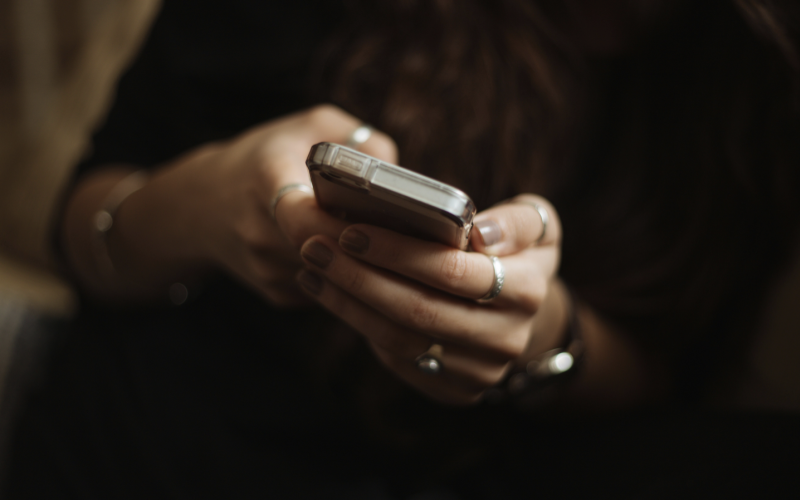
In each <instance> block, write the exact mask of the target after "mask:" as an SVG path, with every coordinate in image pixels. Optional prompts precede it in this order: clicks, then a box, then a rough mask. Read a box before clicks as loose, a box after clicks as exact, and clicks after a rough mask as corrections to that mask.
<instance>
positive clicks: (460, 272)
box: [442, 251, 472, 287]
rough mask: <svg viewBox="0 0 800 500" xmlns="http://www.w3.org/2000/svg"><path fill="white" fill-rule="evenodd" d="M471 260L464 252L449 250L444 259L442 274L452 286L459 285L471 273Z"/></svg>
mask: <svg viewBox="0 0 800 500" xmlns="http://www.w3.org/2000/svg"><path fill="white" fill-rule="evenodd" d="M471 267H472V266H471V265H470V261H469V259H468V258H467V254H466V253H464V252H459V251H453V252H448V253H447V255H446V256H445V258H444V260H443V261H442V276H443V277H444V279H445V282H446V283H447V284H448V285H450V286H451V287H456V286H458V285H459V284H460V283H461V282H462V281H464V278H465V277H466V276H467V275H468V274H470V273H469V271H471Z"/></svg>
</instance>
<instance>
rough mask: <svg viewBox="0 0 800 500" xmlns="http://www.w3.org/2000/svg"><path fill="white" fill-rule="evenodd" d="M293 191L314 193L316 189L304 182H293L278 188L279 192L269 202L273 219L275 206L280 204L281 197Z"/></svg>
mask: <svg viewBox="0 0 800 500" xmlns="http://www.w3.org/2000/svg"><path fill="white" fill-rule="evenodd" d="M292 191H302V192H304V193H308V194H314V190H313V189H311V188H310V187H309V186H308V184H303V183H302V182H293V183H292V184H287V185H285V186H283V187H282V188H280V189H279V190H278V193H277V194H276V195H275V197H274V198H272V202H271V203H270V204H269V212H270V213H271V214H272V218H273V219H274V218H275V208H276V207H277V206H278V202H279V201H281V198H283V197H284V196H286V195H287V194H289V193H291V192H292Z"/></svg>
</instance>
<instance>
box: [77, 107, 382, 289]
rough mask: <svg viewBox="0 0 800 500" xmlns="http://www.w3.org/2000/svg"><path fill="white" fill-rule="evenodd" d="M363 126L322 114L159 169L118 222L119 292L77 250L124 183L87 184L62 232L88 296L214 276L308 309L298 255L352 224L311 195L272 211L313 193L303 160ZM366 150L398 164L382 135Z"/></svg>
mask: <svg viewBox="0 0 800 500" xmlns="http://www.w3.org/2000/svg"><path fill="white" fill-rule="evenodd" d="M360 123H361V122H360V121H359V120H358V119H357V118H355V117H353V116H351V115H349V114H347V113H345V112H344V111H342V110H341V109H339V108H336V107H334V106H331V105H322V106H317V107H314V108H311V109H309V110H306V111H302V112H299V113H295V114H292V115H289V116H286V117H283V118H280V119H277V120H274V121H271V122H267V123H265V124H263V125H259V126H256V127H254V128H252V129H250V130H248V131H246V132H244V133H242V134H241V135H239V136H237V137H235V138H233V139H231V140H228V141H225V142H218V143H211V144H207V145H204V146H201V147H199V148H197V149H195V150H194V151H191V152H189V153H187V154H186V155H184V156H182V157H180V158H178V159H177V160H175V161H173V162H171V163H169V164H167V165H165V166H164V167H162V168H159V169H157V170H156V171H155V173H154V174H153V176H152V178H151V180H150V181H149V183H148V184H147V185H146V186H145V187H144V188H143V189H141V190H139V191H137V192H135V193H133V194H132V195H130V197H129V198H128V199H126V200H125V202H124V203H123V204H122V206H121V207H120V210H119V211H118V212H117V214H116V217H115V221H114V231H112V232H110V233H109V238H108V248H109V252H110V255H111V257H112V260H113V261H114V263H115V265H116V267H117V268H118V269H119V270H120V276H121V277H122V280H114V283H111V282H109V281H108V280H107V279H106V280H104V279H103V277H102V276H99V275H97V273H96V265H94V266H91V265H87V264H88V263H87V262H86V259H85V258H84V259H80V258H79V259H78V260H80V262H77V263H76V262H75V261H76V258H75V257H76V251H75V250H76V248H75V246H74V245H75V243H76V241H75V240H76V239H80V236H81V235H86V233H87V231H86V229H85V228H86V227H87V225H88V224H87V219H86V217H87V216H89V217H90V216H91V215H92V214H93V213H94V211H96V210H97V209H98V208H99V205H100V204H102V200H103V199H104V197H105V196H107V194H108V192H109V191H110V189H113V185H114V184H115V183H116V182H118V180H117V179H118V178H120V177H121V176H122V175H127V174H126V172H124V171H117V173H116V174H115V175H116V177H114V175H112V173H111V172H108V173H106V174H104V173H103V172H102V171H101V172H100V175H97V176H92V177H89V178H88V179H86V180H85V181H84V182H82V183H81V184H80V185H79V186H78V187H77V188H76V190H75V191H74V192H73V196H72V198H71V200H70V204H69V208H68V211H67V215H66V218H67V220H66V223H65V225H64V228H65V232H66V233H67V234H65V241H66V245H67V250H68V256H69V257H70V260H71V261H72V262H73V267H75V268H76V269H77V270H78V274H79V275H83V276H81V277H82V278H84V281H85V282H87V281H88V284H89V285H90V286H89V288H90V289H93V290H94V291H95V292H97V293H100V294H102V295H104V296H105V297H108V293H111V295H112V296H114V297H116V298H118V299H122V300H124V299H125V297H126V296H131V297H132V298H138V299H142V298H148V297H147V296H152V295H153V294H162V293H163V291H164V287H166V286H168V285H169V284H170V283H171V282H173V281H175V280H176V279H178V278H179V277H180V276H182V275H185V274H187V273H189V274H192V273H196V272H197V270H199V269H202V268H205V267H209V266H212V267H217V268H222V269H225V270H227V271H228V272H229V273H230V274H232V275H233V276H235V277H236V278H238V279H239V280H241V281H243V282H245V283H246V284H248V285H249V286H251V287H252V288H254V289H256V290H258V291H259V292H260V293H261V294H262V295H263V296H264V297H266V298H267V299H268V300H269V301H270V302H272V303H274V304H277V305H293V304H296V303H299V302H306V301H307V299H306V298H305V295H303V294H302V293H301V292H300V291H299V290H298V289H297V288H296V281H295V280H294V276H295V275H296V273H297V271H299V269H300V268H301V267H302V261H301V260H300V258H299V252H298V250H299V247H300V245H302V243H303V242H305V241H306V240H307V239H308V238H309V237H311V236H313V235H316V234H323V235H327V236H330V237H333V238H338V237H339V234H340V233H341V231H342V230H343V229H344V228H345V227H346V226H347V223H345V222H343V221H341V220H339V219H336V218H334V217H332V216H330V215H329V214H327V213H325V212H324V211H322V210H321V209H320V208H319V207H318V206H317V204H316V200H315V199H314V197H313V195H310V194H307V193H304V192H302V191H293V192H290V193H288V194H286V195H285V196H284V197H282V198H281V200H280V203H279V204H278V205H277V207H276V214H275V216H276V217H275V218H273V216H272V213H271V206H270V205H271V202H272V200H273V198H274V196H275V194H276V193H277V192H278V190H279V189H280V188H281V187H282V186H285V185H287V184H291V183H298V182H299V183H304V184H308V185H310V178H309V174H308V169H307V168H306V166H305V159H306V157H307V155H308V151H309V149H310V147H311V146H312V145H314V144H316V143H318V142H323V141H328V142H336V143H344V142H345V141H346V140H347V138H348V137H349V135H350V134H351V133H352V132H353V130H355V129H356V128H357V127H358V126H359V125H360ZM361 150H362V151H363V152H365V153H367V154H370V155H372V156H376V157H378V158H380V159H382V160H385V161H389V162H392V163H396V156H397V153H396V148H395V145H394V143H393V142H392V140H391V139H390V138H389V137H388V136H386V135H385V134H382V133H380V132H377V131H375V132H373V134H372V136H371V137H370V138H369V140H368V141H367V142H365V143H364V144H363V145H362V146H361ZM93 182H94V183H95V184H97V185H95V186H93V185H92V183H93ZM100 185H102V186H104V187H105V189H103V188H102V187H100ZM92 195H93V196H92ZM87 197H88V198H91V200H94V203H91V202H89V200H88V199H86V198H87ZM87 202H88V203H87ZM81 206H85V208H84V209H83V210H81V209H80V208H81ZM76 219H79V220H80V222H78V221H77V220H76ZM72 233H74V234H72ZM87 245H88V246H87ZM78 246H79V247H80V245H78ZM83 246H84V247H85V248H84V249H83V250H84V251H85V252H86V255H85V256H84V257H88V258H91V257H92V256H91V248H89V246H90V245H89V244H88V242H85V244H84V245H83ZM70 250H71V251H70ZM77 250H80V248H78V249H77ZM77 253H80V252H77ZM92 269H95V271H94V272H93V271H92ZM87 273H88V274H90V275H91V276H89V280H86V279H85V278H86V274H87ZM120 286H122V288H120Z"/></svg>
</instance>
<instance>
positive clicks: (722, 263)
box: [320, 0, 800, 362]
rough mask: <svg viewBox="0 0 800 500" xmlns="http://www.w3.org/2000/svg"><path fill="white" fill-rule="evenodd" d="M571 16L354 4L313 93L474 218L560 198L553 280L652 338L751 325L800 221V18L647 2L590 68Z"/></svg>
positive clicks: (497, 4) (779, 9)
mask: <svg viewBox="0 0 800 500" xmlns="http://www.w3.org/2000/svg"><path fill="white" fill-rule="evenodd" d="M562 3H563V2H551V1H544V0H543V1H539V2H531V1H512V0H499V1H491V2H490V1H479V0H473V1H468V0H462V1H459V2H455V1H448V0H439V1H431V2H427V1H418V0H402V1H401V0H398V1H395V2H358V3H357V5H356V4H354V6H357V8H354V9H353V10H352V15H351V19H352V20H353V23H352V29H350V30H347V31H345V32H343V33H342V34H341V36H340V37H339V38H338V39H337V41H336V42H335V43H333V44H332V45H331V48H330V52H329V53H328V54H327V55H326V57H327V60H328V61H329V62H330V64H329V65H328V70H327V71H326V72H325V73H324V74H323V75H322V77H321V78H320V81H322V82H323V83H324V85H325V87H326V88H327V89H329V95H328V97H330V98H331V99H332V100H333V101H334V102H336V103H337V104H339V105H340V106H342V107H344V108H345V109H347V110H349V111H350V112H352V113H354V114H355V115H357V116H359V117H361V118H363V119H364V120H366V121H368V122H371V123H373V124H374V125H376V126H377V127H379V128H381V129H382V130H384V131H386V132H387V133H389V134H390V135H391V136H392V137H394V138H395V139H396V141H397V143H398V146H399V150H400V158H401V164H403V165H405V166H408V167H410V168H415V169H418V170H421V171H423V172H426V173H429V174H432V175H434V176H437V177H439V178H441V179H443V180H446V181H448V182H452V183H454V184H456V185H458V186H459V187H461V188H462V189H464V190H465V191H466V192H468V193H469V194H470V195H472V196H473V198H474V199H475V200H476V203H477V204H478V207H479V208H486V207H487V206H489V205H490V204H492V203H495V202H498V201H500V200H502V199H504V198H507V197H510V196H512V195H514V194H516V193H518V192H539V193H541V194H543V195H545V196H547V197H549V198H550V199H551V200H552V201H553V202H554V203H555V204H556V207H557V208H558V209H559V212H560V215H561V217H562V221H563V224H564V228H565V229H564V235H565V236H564V251H563V265H562V269H561V274H562V276H563V277H564V278H565V279H566V280H568V281H569V282H570V283H571V285H572V286H573V287H574V288H575V289H576V291H577V293H578V295H579V296H581V297H582V298H583V299H584V300H586V301H587V302H589V303H590V304H592V305H593V306H594V307H595V308H596V309H598V310H599V311H600V312H602V313H603V314H605V315H606V317H607V318H609V319H611V320H613V321H617V322H618V323H619V324H620V325H621V326H623V327H625V328H627V329H628V330H631V331H633V332H635V333H636V334H637V336H638V337H639V338H640V339H641V340H642V342H643V343H645V344H647V343H649V342H650V341H651V340H652V341H653V342H654V345H653V348H658V349H661V350H663V351H664V352H665V353H670V352H671V353H676V352H680V351H681V350H682V349H684V348H685V347H686V345H687V339H692V340H691V341H692V342H695V345H699V344H702V343H703V342H705V343H706V348H708V349H711V347H712V346H713V345H714V344H715V342H716V341H717V340H719V338H720V337H721V336H723V335H724V336H726V338H728V339H730V338H735V337H736V335H735V332H736V331H739V330H741V331H750V330H752V327H753V321H754V320H755V318H756V317H757V313H758V312H759V304H760V303H761V301H762V299H763V298H764V296H765V291H766V290H767V286H768V284H769V283H770V279H771V277H773V276H774V273H775V270H776V269H778V266H779V265H780V263H782V262H784V261H785V260H786V256H787V254H788V250H789V249H790V248H791V247H792V244H793V242H794V237H795V227H796V225H797V208H798V207H797V202H796V198H797V194H798V187H800V179H798V173H797V170H798V165H800V149H799V147H798V143H800V123H799V122H798V110H799V109H800V108H799V106H798V102H799V101H798V70H799V69H800V65H799V64H798V52H797V47H798V44H797V41H798V32H797V30H798V27H800V15H798V12H799V11H800V9H798V7H797V6H796V5H794V4H792V3H791V2H789V1H777V0H773V1H758V0H710V1H708V2H702V3H698V2H663V1H656V0H653V1H650V2H638V3H637V5H638V7H636V9H637V10H635V11H631V12H629V18H628V19H626V22H627V24H626V26H627V27H628V28H629V29H630V31H629V32H628V33H627V36H628V38H629V41H630V43H629V46H628V47H627V49H626V50H625V51H623V52H622V53H620V54H617V55H615V56H613V57H598V56H596V55H591V54H589V55H587V52H586V51H585V50H582V49H583V48H582V47H579V46H577V45H576V43H575V40H574V37H570V36H567V34H566V33H565V32H564V30H563V29H562V27H563V24H560V21H559V19H560V18H561V17H564V16H568V15H569V12H567V11H566V10H564V9H565V8H566V7H564V6H563V5H562V6H559V4H562ZM574 3H576V2H566V3H565V4H568V5H569V4H574ZM578 8H580V5H578ZM632 8H633V7H632ZM559 16H560V17H559ZM656 344H657V345H656ZM727 344H735V342H727ZM698 350H699V351H702V352H704V350H703V348H702V346H701V347H699V348H698ZM678 358H680V359H681V360H682V361H680V362H683V361H685V360H684V358H683V357H680V356H679V357H678Z"/></svg>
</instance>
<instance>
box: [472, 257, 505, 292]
mask: <svg viewBox="0 0 800 500" xmlns="http://www.w3.org/2000/svg"><path fill="white" fill-rule="evenodd" d="M487 257H489V260H490V261H491V262H492V270H493V271H494V278H493V279H492V288H490V289H489V291H488V292H486V295H484V296H483V297H481V298H480V299H478V300H480V301H482V302H488V301H490V300H492V299H493V298H495V297H497V296H498V295H500V291H501V290H502V289H503V283H505V281H506V268H505V266H503V263H502V262H500V259H498V258H497V257H495V256H494V255H487Z"/></svg>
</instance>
